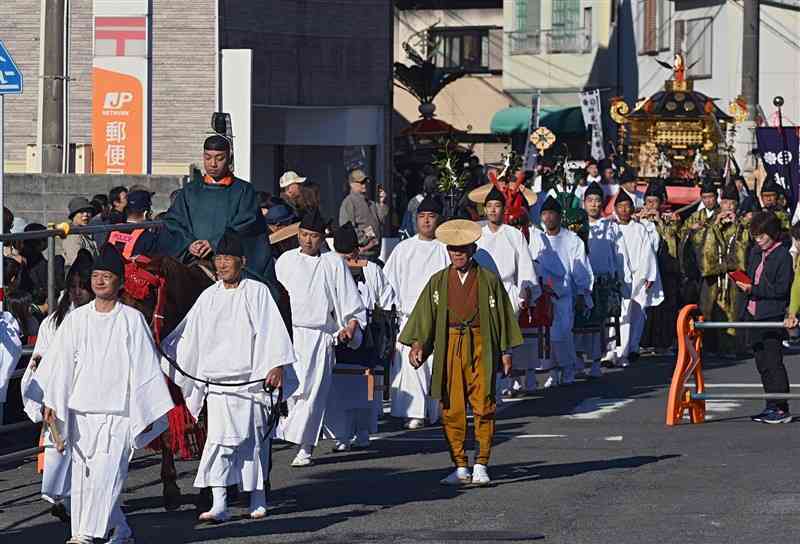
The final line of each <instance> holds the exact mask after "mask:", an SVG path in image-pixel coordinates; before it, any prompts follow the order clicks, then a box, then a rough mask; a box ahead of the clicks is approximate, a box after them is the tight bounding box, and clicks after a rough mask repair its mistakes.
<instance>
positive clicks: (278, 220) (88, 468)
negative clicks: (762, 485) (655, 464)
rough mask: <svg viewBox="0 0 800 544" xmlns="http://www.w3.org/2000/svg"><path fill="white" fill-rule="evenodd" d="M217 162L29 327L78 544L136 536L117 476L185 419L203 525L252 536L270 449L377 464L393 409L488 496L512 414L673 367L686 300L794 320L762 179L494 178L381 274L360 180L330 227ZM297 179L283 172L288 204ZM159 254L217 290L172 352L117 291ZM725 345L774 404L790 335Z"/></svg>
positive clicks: (768, 419) (197, 308) (784, 415)
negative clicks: (688, 189)
mask: <svg viewBox="0 0 800 544" xmlns="http://www.w3.org/2000/svg"><path fill="white" fill-rule="evenodd" d="M231 159H232V157H231V143H230V141H229V140H228V139H227V138H226V137H225V136H223V135H215V136H211V137H209V138H208V139H207V140H206V142H205V146H204V155H203V161H204V165H205V170H206V175H205V176H204V177H203V178H202V179H197V180H194V181H192V182H190V183H189V184H187V185H186V186H185V187H184V188H183V189H182V190H181V191H180V192H179V193H178V194H177V195H175V196H176V197H175V199H174V202H173V203H172V206H171V207H170V209H169V211H167V212H166V214H165V216H164V223H165V227H164V228H163V229H160V230H156V231H146V230H140V231H134V234H132V235H122V234H119V233H116V232H112V233H111V235H110V236H108V238H107V240H105V241H104V243H102V244H97V243H96V242H95V241H94V240H93V239H89V238H87V240H86V243H85V244H84V243H83V242H81V245H80V247H75V248H73V249H74V256H73V255H72V253H70V259H69V260H70V262H69V263H67V264H70V265H71V266H70V268H69V272H68V274H67V275H66V286H65V290H64V292H63V294H62V295H61V299H60V301H59V304H58V307H57V308H56V309H54V312H53V313H52V314H51V316H50V317H48V318H47V319H45V320H44V322H42V324H41V325H40V326H39V333H38V340H37V343H36V347H35V349H34V356H33V358H32V359H31V362H30V364H29V367H28V369H27V372H26V376H25V378H24V379H23V388H22V390H23V397H24V400H25V406H26V410H27V413H28V415H29V417H31V419H33V420H34V421H43V422H44V425H45V426H46V430H47V432H46V433H45V438H46V440H45V442H44V444H45V451H46V455H45V458H44V469H43V470H44V477H43V483H42V496H43V497H44V498H45V499H46V500H48V501H50V502H52V503H53V504H54V506H53V509H54V510H53V512H54V515H58V516H59V517H60V518H61V519H63V520H66V521H69V522H70V523H71V529H72V536H71V538H70V539H69V540H68V541H67V542H68V543H72V544H86V543H88V542H92V541H93V539H97V538H99V539H108V542H114V543H132V542H133V538H134V537H133V534H132V531H131V529H130V527H129V526H128V524H127V522H126V519H125V516H124V514H123V513H122V510H121V498H120V493H121V490H122V488H123V486H124V484H125V480H126V477H127V473H128V465H129V462H130V460H131V458H132V457H133V455H134V452H135V450H139V449H142V448H144V447H146V446H147V445H148V444H150V443H151V442H152V441H153V440H154V439H155V438H157V437H159V436H160V435H161V434H162V433H164V432H167V431H169V432H172V433H175V432H179V431H178V430H177V429H175V428H169V427H170V425H174V418H173V417H172V416H171V415H170V413H171V410H173V408H174V407H175V406H176V403H177V404H181V403H183V404H185V407H186V410H188V412H189V413H190V414H191V417H192V418H193V420H194V421H193V425H194V424H196V425H199V426H202V427H203V428H204V430H205V433H204V438H205V441H204V443H203V444H200V445H199V446H198V448H197V451H198V452H199V466H198V468H197V473H196V475H195V479H194V486H195V487H196V488H198V489H200V490H210V491H206V493H207V494H210V504H208V502H209V501H206V503H204V504H203V505H202V506H201V507H200V511H199V514H198V519H199V520H200V521H202V522H209V523H222V522H225V521H227V520H229V519H230V513H229V510H228V502H229V501H228V493H229V490H230V488H231V486H238V488H239V490H240V491H243V492H246V493H249V501H250V502H249V516H250V518H252V519H253V520H257V519H262V518H264V517H265V516H266V515H267V513H268V509H269V506H268V500H269V489H270V486H269V474H270V468H271V466H270V465H271V455H270V451H271V447H272V443H273V441H277V440H279V441H284V442H287V443H290V444H294V445H296V454H295V456H294V458H293V460H292V462H291V466H292V467H295V468H302V467H307V466H310V465H312V464H314V462H315V460H316V459H317V458H318V456H319V455H320V453H319V441H320V440H323V439H325V438H332V439H333V440H334V446H333V452H334V453H337V452H344V451H349V450H350V449H357V448H369V447H370V434H374V433H375V432H376V430H377V424H378V421H379V419H380V418H381V417H383V415H384V412H385V413H388V414H389V415H390V416H391V417H394V418H399V419H401V420H402V422H403V425H404V427H405V428H407V429H410V430H414V429H420V428H423V427H426V426H431V425H435V424H437V423H438V422H439V421H440V420H441V426H442V429H443V432H444V438H445V440H446V442H447V445H448V448H449V452H450V456H451V461H452V464H453V471H452V472H451V473H449V474H443V478H442V479H441V482H440V483H441V484H442V485H452V486H461V485H474V486H483V485H487V484H489V483H490V482H491V471H490V456H491V450H492V442H493V437H494V432H495V418H496V413H497V406H498V404H499V403H502V401H503V399H504V398H508V397H515V396H521V395H525V394H528V393H530V392H532V391H535V390H537V389H540V388H541V389H554V390H555V391H557V390H558V389H557V388H563V387H569V386H570V385H571V384H574V383H575V382H576V380H579V379H581V380H582V379H586V380H598V379H601V378H602V376H603V367H604V366H605V367H617V368H625V367H628V366H630V365H635V364H643V363H642V362H643V361H644V359H643V355H644V354H645V353H647V352H654V353H657V354H660V355H664V354H669V353H670V352H671V350H673V349H674V347H675V341H676V338H675V332H674V331H675V328H674V324H675V320H676V316H677V313H678V310H679V309H680V307H681V306H682V305H684V304H686V303H698V304H699V305H700V307H701V311H702V313H703V315H705V316H707V317H708V318H709V319H711V320H715V321H737V320H748V319H749V320H775V319H780V320H782V319H784V318H786V325H787V327H796V326H797V319H796V317H795V316H794V315H791V314H787V308H788V307H789V298H790V292H791V294H792V297H793V306H792V311H797V310H798V308H799V307H800V302H797V301H795V300H794V299H798V300H800V295H797V293H800V282H798V281H795V282H794V283H795V288H794V289H792V281H793V278H794V270H795V266H794V263H793V262H792V258H791V254H790V249H791V248H793V247H794V246H793V244H792V239H791V237H790V233H789V231H788V228H789V217H791V215H790V214H789V213H788V210H785V209H781V208H780V199H779V198H775V193H781V191H782V188H781V187H779V186H777V185H775V184H774V183H767V184H765V185H764V186H763V188H762V190H761V193H760V195H758V196H755V195H749V194H748V196H746V197H742V194H741V190H740V188H739V187H738V186H737V185H736V183H735V181H734V180H733V179H730V176H727V177H725V176H723V175H722V173H719V175H717V174H716V173H711V174H708V175H706V176H705V177H704V178H703V179H697V180H694V182H695V183H696V184H697V185H699V186H700V190H699V195H698V202H696V203H694V204H695V205H694V208H690V207H686V206H683V207H678V206H672V207H670V203H669V201H668V198H667V191H666V187H665V184H664V183H663V182H660V181H653V180H645V179H644V178H640V177H639V176H638V174H637V171H636V169H634V168H631V167H630V166H628V165H626V164H624V163H623V162H617V163H612V162H610V161H601V163H600V164H598V163H596V162H594V161H588V162H586V163H585V164H583V166H582V170H581V171H579V172H578V173H577V176H578V177H579V178H580V179H579V181H576V182H574V183H572V184H570V183H568V182H567V180H566V179H564V178H562V179H557V180H555V182H554V183H551V184H549V185H547V184H546V185H547V186H545V187H542V190H541V191H540V192H539V193H538V194H534V195H533V197H532V198H530V199H529V198H528V197H527V196H525V195H526V193H525V191H530V189H528V188H527V187H526V186H525V185H523V184H521V182H522V181H525V180H526V179H527V178H526V176H525V175H524V174H522V173H521V172H520V171H519V170H514V169H509V168H504V169H502V170H501V168H500V167H498V168H497V169H496V170H494V172H493V175H492V176H487V178H486V179H488V180H491V181H489V183H488V184H487V187H485V189H483V190H481V191H478V192H477V193H475V194H473V203H474V204H475V209H476V210H479V211H480V212H481V214H482V215H481V217H480V218H478V219H477V220H474V218H465V217H463V216H461V215H464V214H459V212H458V210H455V212H454V210H452V209H450V210H449V211H450V214H451V216H450V217H446V216H445V206H444V205H443V199H442V196H441V195H439V194H437V191H435V190H432V191H429V192H427V193H426V194H424V195H422V198H421V199H420V200H418V201H416V202H415V208H414V210H413V219H414V225H413V231H414V232H415V233H416V234H414V236H412V237H409V238H407V239H405V240H402V241H401V242H400V243H399V244H398V245H397V246H396V247H395V248H394V249H393V250H392V251H391V253H390V254H389V256H388V259H387V260H386V262H385V263H383V262H381V260H380V257H381V239H382V238H386V234H387V233H382V232H381V229H382V228H383V227H382V225H383V219H384V217H385V213H384V212H380V213H379V211H378V208H377V207H376V206H375V205H374V203H371V202H370V201H369V199H368V198H367V197H366V196H364V195H365V191H366V190H367V188H366V186H367V184H368V183H369V181H370V180H369V178H368V177H367V176H366V175H365V174H364V172H363V171H361V170H355V171H353V172H350V173H349V174H348V177H347V179H348V182H349V183H350V185H351V196H349V197H348V199H347V200H346V205H345V207H344V208H343V210H342V213H341V215H340V217H341V219H342V224H340V225H338V226H336V225H332V223H331V222H330V221H328V220H327V219H326V218H325V217H323V215H322V212H321V210H320V209H319V208H318V207H315V206H309V205H307V203H308V201H307V200H306V201H304V203H305V204H304V206H303V207H298V206H297V205H296V204H295V203H293V201H292V199H286V200H281V199H273V200H269V199H267V200H263V201H261V199H260V198H259V196H258V195H257V193H256V192H255V191H254V190H253V188H252V187H251V186H250V184H249V183H247V182H245V181H242V180H240V179H238V178H236V177H235V176H234V174H233V171H232V169H231V163H232V160H231ZM498 172H499V173H498ZM537 173H538V175H546V173H545V172H543V171H542V170H541V169H540V170H539V171H537V172H533V174H534V176H535V175H536V174H537ZM528 178H530V176H528ZM528 181H530V182H531V183H530V184H531V185H533V181H534V180H533V178H530V179H529V180H528ZM304 183H305V178H302V177H300V176H299V175H298V174H297V173H295V172H287V174H286V175H284V176H283V177H282V178H281V187H282V188H284V189H287V191H286V194H287V195H289V194H290V191H293V192H294V193H297V194H301V190H302V189H303V185H304ZM539 185H540V186H541V180H539ZM289 188H291V189H289ZM125 195H126V199H127V210H128V211H127V214H128V215H127V220H128V221H131V222H137V221H143V220H146V219H147V218H148V217H149V213H150V207H151V202H150V195H149V193H147V192H146V191H145V192H143V191H135V190H134V191H130V192H126V193H125ZM475 195H479V196H477V197H476V196H475ZM522 197H524V198H522ZM759 197H760V198H759ZM537 199H539V200H540V202H539V203H538V205H537V206H536V207H535V211H534V207H533V206H532V204H534V202H535V201H536V200H537ZM530 200H533V201H534V202H530ZM759 200H760V201H761V202H760V204H759ZM88 204H89V203H88V201H87V202H85V203H84V202H83V201H80V202H78V201H73V202H71V203H70V208H69V212H70V217H71V218H72V219H73V220H74V221H79V222H82V224H85V223H88V222H89V220H90V219H89V217H87V216H89V215H90V214H89V212H88V211H87V209H88ZM762 205H763V210H761V209H759V208H760V207H761V206H762ZM520 210H521V211H520ZM695 210H696V211H695ZM73 245H74V244H73ZM157 255H160V256H168V257H169V258H172V259H176V260H178V261H179V262H181V263H182V264H187V263H191V264H190V266H194V264H197V265H198V266H206V267H208V268H209V269H210V270H213V273H214V274H215V278H214V280H215V281H214V283H213V284H212V285H210V286H209V287H207V288H205V290H204V291H203V292H202V294H201V295H200V296H199V298H197V300H196V301H193V304H192V305H191V307H190V309H187V312H186V315H185V317H183V319H182V320H180V322H179V323H178V324H177V326H175V327H174V328H173V329H172V330H171V332H169V334H167V335H165V336H164V338H161V335H160V333H159V331H160V329H159V330H154V326H153V324H154V323H156V322H157V321H158V319H159V318H160V319H163V316H161V315H159V312H160V311H163V310H162V309H160V308H162V306H159V305H158V302H156V309H155V310H154V312H153V314H154V317H153V319H152V320H151V321H148V320H147V319H145V318H144V316H143V314H142V313H141V312H140V311H138V310H137V309H134V308H133V307H131V306H129V305H127V304H125V303H123V298H124V297H122V295H123V293H129V292H130V290H131V289H133V288H134V287H135V285H132V282H133V279H135V278H136V277H137V276H136V273H137V272H136V271H135V270H133V271H132V269H136V268H137V267H139V266H141V265H140V261H141V260H140V259H139V258H138V257H139V256H143V257H145V258H149V257H154V256H157ZM132 274H133V276H132ZM139 277H140V276H139ZM162 284H163V282H162ZM7 285H8V283H7ZM161 294H162V293H161V291H159V292H158V298H159V299H160V297H161ZM794 295H797V296H796V297H795V296H794ZM794 302H797V303H796V304H795V303H794ZM387 315H388V316H389V317H387ZM534 322H536V323H534ZM537 329H538V331H539V332H538V333H536V334H533V333H531V331H534V330H537ZM739 332H740V331H735V330H732V329H731V330H725V329H723V330H720V332H719V334H717V335H715V337H714V338H713V340H712V341H711V342H710V343H709V345H708V346H707V351H706V353H714V354H719V355H720V356H723V357H742V356H749V354H751V353H753V354H755V359H756V364H757V368H758V371H759V373H760V374H761V377H762V381H763V384H764V388H765V391H767V392H770V393H785V392H788V390H789V385H788V384H789V381H788V379H787V374H786V369H785V367H784V366H783V363H782V360H781V357H780V353H781V341H782V338H781V336H780V335H779V334H777V333H776V332H774V331H773V332H771V333H767V332H765V333H763V334H759V335H753V336H752V337H749V338H744V337H742V336H741V335H740V334H738V333H739ZM534 338H535V342H534V340H533V339H534ZM387 343H388V344H389V349H386V344H387ZM537 344H538V345H539V346H543V349H539V350H537V349H535V346H536V345H537ZM380 369H385V375H382V374H381V370H380ZM600 383H601V382H600ZM384 391H386V392H387V394H386V399H387V403H386V408H385V410H384V403H383V402H382V397H383V392H384ZM176 395H177V398H176ZM470 413H471V414H472V426H473V429H474V431H473V432H474V435H475V443H476V451H475V454H474V456H473V458H472V463H470V458H469V456H468V454H467V452H466V450H465V438H466V436H467V434H468V414H470ZM754 420H755V421H759V422H764V423H783V422H787V421H790V420H791V415H790V413H789V407H788V404H787V403H786V402H785V401H780V400H779V401H770V402H769V403H768V404H767V406H766V408H765V410H764V411H763V412H762V413H761V414H759V415H758V416H756V417H754Z"/></svg>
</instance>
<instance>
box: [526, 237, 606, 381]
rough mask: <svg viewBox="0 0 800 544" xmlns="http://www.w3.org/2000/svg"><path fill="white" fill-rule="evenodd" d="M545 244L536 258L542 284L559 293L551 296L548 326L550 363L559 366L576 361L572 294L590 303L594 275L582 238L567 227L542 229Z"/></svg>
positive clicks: (565, 365) (570, 365) (571, 365)
mask: <svg viewBox="0 0 800 544" xmlns="http://www.w3.org/2000/svg"><path fill="white" fill-rule="evenodd" d="M541 241H542V242H543V244H544V247H543V249H542V250H541V252H540V253H539V256H538V259H537V270H538V271H539V274H540V275H541V276H542V282H543V286H549V287H550V288H551V289H552V290H553V292H554V293H555V295H556V296H557V297H558V298H556V299H554V300H553V326H552V327H551V328H550V352H551V359H553V361H552V363H553V364H554V365H555V366H558V367H561V368H569V367H574V366H575V365H577V357H576V356H575V341H574V335H573V333H572V328H573V325H574V322H575V297H578V296H580V297H583V301H584V305H585V306H586V308H591V307H592V296H591V293H592V284H593V282H594V276H593V274H592V267H591V265H590V264H589V259H588V258H587V257H586V250H585V248H584V245H583V241H582V240H581V239H580V238H578V236H577V235H576V234H575V233H574V232H572V231H570V230H568V229H564V228H562V229H560V230H559V232H558V234H556V235H555V236H551V235H549V234H547V233H544V235H543V237H542V239H541Z"/></svg>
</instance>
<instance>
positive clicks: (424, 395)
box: [383, 236, 450, 423]
mask: <svg viewBox="0 0 800 544" xmlns="http://www.w3.org/2000/svg"><path fill="white" fill-rule="evenodd" d="M449 264H450V255H449V254H448V253H447V247H446V246H445V245H444V244H443V243H441V242H439V241H438V240H420V238H419V236H414V237H412V238H409V239H408V240H404V241H402V242H400V243H399V244H398V245H397V247H396V248H394V251H393V252H392V255H391V256H390V257H389V260H388V261H386V266H384V268H383V273H384V274H386V279H387V280H388V281H389V283H390V284H391V286H392V288H393V289H394V292H395V296H396V297H397V302H398V309H399V310H400V314H401V318H400V330H401V331H402V330H403V328H404V327H405V326H406V323H407V322H408V318H409V316H410V315H411V312H412V311H413V310H414V306H415V305H416V304H417V299H418V298H419V295H420V294H421V293H422V290H423V289H425V286H426V285H427V284H428V280H430V279H431V276H433V275H434V274H435V273H437V272H439V271H441V270H442V269H444V268H446V267H447V266H448V265H449ZM410 352H411V348H409V347H407V346H404V345H402V344H400V343H398V344H397V349H396V350H395V357H394V361H393V363H392V376H391V380H392V385H391V403H392V415H393V416H394V417H402V418H413V419H426V418H427V419H428V420H429V421H430V422H431V423H433V422H435V421H437V420H438V419H439V413H440V408H439V402H438V401H436V400H434V399H431V398H430V397H429V393H430V385H431V373H432V371H433V354H431V356H430V357H428V359H427V360H426V361H425V364H423V365H422V366H420V367H419V368H418V369H415V368H414V367H413V366H411V363H409V360H408V354H409V353H410Z"/></svg>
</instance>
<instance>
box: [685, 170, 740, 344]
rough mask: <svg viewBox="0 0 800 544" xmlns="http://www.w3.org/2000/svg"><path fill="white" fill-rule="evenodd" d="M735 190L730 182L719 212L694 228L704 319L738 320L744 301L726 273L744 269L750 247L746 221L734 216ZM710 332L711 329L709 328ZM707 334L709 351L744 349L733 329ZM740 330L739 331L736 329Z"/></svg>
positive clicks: (725, 189) (736, 196) (737, 201)
mask: <svg viewBox="0 0 800 544" xmlns="http://www.w3.org/2000/svg"><path fill="white" fill-rule="evenodd" d="M738 206H739V191H737V190H736V186H735V185H733V184H730V185H727V186H726V187H725V188H724V189H723V191H722V198H721V202H720V211H719V213H718V214H717V215H716V217H715V218H714V220H713V221H712V222H710V223H707V224H706V226H705V227H703V228H701V229H699V230H697V231H695V233H694V237H693V241H694V243H695V247H696V248H697V257H698V264H699V266H700V273H701V274H702V275H703V282H702V284H701V287H700V311H701V312H702V313H703V315H704V316H705V318H706V320H707V321H738V319H739V316H740V314H741V309H742V303H743V301H744V298H743V295H742V292H741V290H739V289H738V288H737V287H736V282H734V281H733V280H732V279H731V278H730V276H729V275H728V273H729V272H733V271H735V270H747V254H748V251H749V249H750V229H749V223H748V222H747V221H746V220H744V219H741V218H739V217H738V216H737V215H736V209H737V208H738ZM709 332H711V331H709ZM714 332H716V333H717V334H707V335H706V337H705V338H706V344H707V346H708V349H709V351H710V352H718V353H720V354H721V355H722V356H723V357H726V358H733V357H735V356H736V354H737V353H741V352H742V351H743V350H744V344H743V343H742V341H741V334H738V335H737V334H736V333H737V331H736V329H720V330H719V331H714ZM740 332H741V331H740Z"/></svg>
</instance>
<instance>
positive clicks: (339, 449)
mask: <svg viewBox="0 0 800 544" xmlns="http://www.w3.org/2000/svg"><path fill="white" fill-rule="evenodd" d="M346 451H350V444H348V443H347V442H338V441H337V442H336V444H334V445H333V447H332V448H331V452H333V453H344V452H346Z"/></svg>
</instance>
